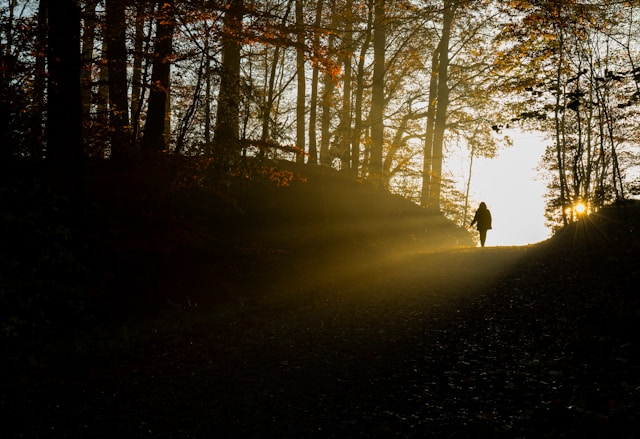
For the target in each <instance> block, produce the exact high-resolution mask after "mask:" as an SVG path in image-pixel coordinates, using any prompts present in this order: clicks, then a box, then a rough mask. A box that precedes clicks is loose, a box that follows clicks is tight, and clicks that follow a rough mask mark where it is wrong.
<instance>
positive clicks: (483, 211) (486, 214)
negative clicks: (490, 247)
mask: <svg viewBox="0 0 640 439" xmlns="http://www.w3.org/2000/svg"><path fill="white" fill-rule="evenodd" d="M474 224H477V225H476V228H477V229H478V232H480V245H481V246H482V247H484V243H485V241H486V240H487V230H489V229H491V212H490V211H489V209H487V205H486V204H485V203H484V201H483V202H482V203H480V206H479V207H478V210H476V214H475V215H474V216H473V221H471V224H470V225H469V227H473V225H474Z"/></svg>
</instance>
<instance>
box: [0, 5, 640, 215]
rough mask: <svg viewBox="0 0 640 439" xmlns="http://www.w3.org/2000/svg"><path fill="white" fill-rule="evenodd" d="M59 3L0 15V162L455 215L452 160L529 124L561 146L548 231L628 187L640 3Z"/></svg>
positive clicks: (550, 157) (633, 153) (489, 148)
mask: <svg viewBox="0 0 640 439" xmlns="http://www.w3.org/2000/svg"><path fill="white" fill-rule="evenodd" d="M49 4H50V2H45V1H44V0H41V1H36V0H25V1H22V2H18V1H17V0H11V1H9V2H5V3H4V4H3V5H2V6H0V61H1V64H0V82H1V84H2V87H1V90H2V91H0V121H1V122H0V123H1V124H2V130H0V131H1V133H2V134H1V135H2V146H0V149H1V151H0V155H2V157H3V161H10V160H29V161H43V160H44V161H45V162H50V163H52V164H53V163H55V166H53V168H55V169H56V171H54V173H55V172H57V174H58V175H64V176H69V175H79V174H80V173H81V172H82V166H83V164H82V163H83V159H84V158H89V159H97V160H111V161H114V162H116V161H117V162H127V161H131V160H148V159H149V158H150V157H153V156H158V155H163V154H164V155H166V154H173V155H181V156H188V157H194V158H199V159H202V160H204V161H205V162H206V163H207V165H206V166H210V167H212V169H214V170H215V172H214V174H215V175H216V176H217V178H218V179H220V180H224V176H225V175H229V174H230V173H232V174H233V173H235V174H237V172H238V171H237V169H236V168H237V167H238V166H242V162H243V161H246V160H247V159H250V158H252V157H255V158H258V159H260V160H270V159H286V160H297V161H298V162H304V163H308V164H310V165H315V164H317V163H320V164H322V165H324V166H332V167H335V168H337V169H340V170H344V171H345V172H349V173H351V174H352V175H353V176H354V177H355V178H357V179H360V180H364V181H370V182H371V183H373V184H376V185H380V186H383V187H387V188H389V189H390V190H391V191H395V192H399V193H401V194H402V195H403V196H405V197H407V198H409V199H412V200H414V201H415V202H416V203H419V204H421V205H423V206H424V207H428V208H433V209H438V210H445V211H447V212H449V211H451V212H453V211H455V210H456V209H457V210H459V209H460V208H459V207H458V208H454V209H453V210H451V209H450V208H449V207H447V206H450V205H451V204H452V203H453V204H454V205H458V206H462V205H466V204H468V203H466V200H464V199H462V198H460V196H459V195H456V194H454V193H453V192H451V191H450V185H449V184H448V183H447V182H448V179H450V178H453V179H454V180H458V181H463V180H464V176H455V175H454V176H448V175H444V174H445V171H444V167H443V165H445V164H446V161H447V159H448V156H449V150H450V147H451V145H453V144H454V143H459V144H462V145H464V147H466V148H467V149H468V150H469V152H470V157H473V156H474V155H486V156H491V155H492V154H494V153H495V151H496V148H498V147H500V146H501V145H508V139H505V138H504V137H503V136H501V129H502V128H503V127H517V128H519V129H521V130H528V129H535V130H538V131H542V132H544V133H546V134H547V136H548V141H549V145H548V151H547V154H546V156H545V158H544V167H545V168H546V170H547V176H548V181H549V193H548V196H549V199H548V208H549V209H548V216H549V219H550V221H551V222H552V223H553V224H566V223H567V222H569V221H571V220H572V219H574V218H575V212H573V211H572V210H571V206H572V205H573V203H574V202H576V201H577V200H583V201H585V202H587V203H588V204H589V206H590V208H593V209H596V208H598V207H599V206H602V205H603V204H605V203H609V202H612V201H617V200H621V199H624V198H625V197H626V196H627V194H628V193H629V192H630V191H633V190H634V187H633V184H632V181H633V179H634V177H636V174H635V172H636V171H635V170H634V168H635V167H637V163H638V148H637V140H638V136H639V132H638V123H637V119H638V116H639V115H638V103H639V100H640V84H639V83H640V66H638V63H639V61H638V43H639V42H640V41H639V39H640V34H639V33H638V31H637V29H638V26H637V22H636V21H637V20H638V12H639V10H640V5H639V4H638V3H637V2H631V1H619V2H606V1H597V0H596V1H589V2H582V1H580V2H578V1H569V2H567V1H557V0H543V1H510V2H502V1H491V0H482V1H468V0H467V1H465V0H439V1H437V0H421V1H412V2H409V1H404V0H396V1H384V0H376V1H373V0H328V1H325V0H315V1H306V2H305V1H302V0H296V1H293V0H287V1H281V0H278V1H271V0H259V1H254V2H246V1H242V0H227V1H220V2H202V1H197V0H189V1H186V0H185V1H179V0H174V1H170V2H167V1H155V0H145V1H139V2H136V3H135V5H134V4H131V3H130V2H127V1H124V0H85V1H82V2H79V6H78V2H73V1H71V0H68V1H65V2H63V3H61V5H64V6H60V7H58V6H55V7H54V6H48V5H49ZM65 8H66V9H65ZM60 11H63V12H60ZM76 180H77V181H79V179H76ZM68 184H73V183H68Z"/></svg>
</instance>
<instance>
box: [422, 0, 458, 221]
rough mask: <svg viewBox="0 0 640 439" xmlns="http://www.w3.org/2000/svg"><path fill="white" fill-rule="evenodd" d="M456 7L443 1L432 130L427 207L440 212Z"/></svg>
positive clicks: (448, 0) (449, 2)
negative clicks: (451, 42)
mask: <svg viewBox="0 0 640 439" xmlns="http://www.w3.org/2000/svg"><path fill="white" fill-rule="evenodd" d="M456 8H457V5H456V3H455V2H454V1H453V0H445V2H444V11H443V14H444V15H443V20H442V37H441V44H440V45H439V49H440V53H439V55H438V100H437V104H436V120H435V125H434V130H433V154H432V163H431V187H430V189H429V206H428V207H431V208H433V209H437V210H440V193H441V190H442V162H443V149H444V132H445V129H446V126H447V109H448V107H449V85H448V83H447V82H448V77H449V72H448V71H449V40H450V37H451V26H452V24H453V18H454V16H455V12H456Z"/></svg>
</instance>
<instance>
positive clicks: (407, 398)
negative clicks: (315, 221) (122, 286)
mask: <svg viewBox="0 0 640 439" xmlns="http://www.w3.org/2000/svg"><path fill="white" fill-rule="evenodd" d="M376 254H379V253H376V252H375V251H371V252H365V253H364V254H363V253H359V254H351V255H341V256H333V257H331V258H329V260H328V261H326V264H325V263H322V264H321V263H320V262H319V261H318V260H316V261H313V262H309V263H308V264H310V265H308V264H307V263H304V264H303V263H300V264H293V265H292V266H291V267H288V268H287V270H285V271H284V275H283V276H282V277H279V276H272V277H271V278H270V280H269V281H264V282H263V283H262V284H260V285H261V286H260V288H264V289H267V290H268V291H270V292H269V294H267V295H262V296H260V297H254V298H253V299H250V300H246V301H245V300H238V301H237V302H236V303H235V305H234V307H229V308H227V310H226V314H222V313H218V314H217V316H216V317H215V318H212V317H211V316H210V315H208V313H203V314H202V315H200V314H198V313H197V312H195V311H186V312H184V313H183V314H181V315H182V317H181V318H183V319H184V322H185V325H184V326H183V327H181V326H180V322H179V321H174V322H173V324H172V326H171V328H172V329H173V330H174V332H173V333H168V332H167V330H166V328H164V327H160V328H155V327H153V326H149V327H148V328H147V330H146V331H147V333H146V336H145V338H144V341H143V342H142V343H136V342H131V346H132V347H133V349H130V350H128V351H127V352H123V353H122V354H121V355H120V356H118V357H115V358H114V357H110V358H102V359H101V358H99V357H98V358H93V360H85V362H83V363H75V364H68V365H67V367H68V369H67V370H65V371H62V372H60V371H58V372H60V373H51V372H52V371H50V370H47V371H41V372H40V376H39V377H37V378H33V377H32V378H29V379H26V378H25V380H24V381H23V382H21V383H12V384H11V385H6V386H4V388H5V389H6V390H7V392H4V394H5V396H4V397H3V400H2V407H1V408H2V409H3V411H4V412H5V413H6V414H7V415H8V416H7V419H10V421H9V424H8V425H9V430H8V431H9V432H10V436H9V437H44V436H46V437H87V438H88V437H95V438H114V437H162V438H210V437H243V438H244V437H292V438H293V437H296V438H298V437H540V436H544V435H548V436H553V437H558V436H560V437H562V436H566V437H571V436H574V435H580V434H582V433H586V432H588V433H589V435H590V437H598V436H600V435H602V436H605V435H607V436H608V437H614V436H616V433H621V434H623V433H628V432H629V431H634V430H633V429H634V428H635V427H637V426H638V425H637V423H638V421H637V420H638V414H639V411H638V408H639V406H638V405H637V403H638V399H639V398H638V394H637V393H638V392H637V389H638V388H640V387H637V386H640V381H638V377H636V376H635V374H634V372H637V369H635V367H637V365H638V364H640V363H638V362H637V361H636V360H637V357H635V356H634V355H635V354H630V353H627V352H626V351H625V349H628V347H627V348H625V347H624V345H625V343H627V342H625V341H624V340H620V339H618V338H615V336H611V337H609V338H608V339H606V340H604V339H602V340H595V339H593V337H592V335H591V334H588V333H584V329H583V326H576V322H577V321H578V320H580V321H582V320H584V317H583V316H584V309H583V308H576V307H575V304H576V303H577V302H579V299H580V297H582V296H581V294H582V293H581V292H580V291H578V292H577V293H576V294H571V295H564V294H559V292H561V291H563V290H564V288H565V287H563V286H561V285H563V282H565V281H566V280H567V279H559V278H558V276H571V274H570V273H569V274H562V273H561V272H560V270H557V269H556V265H557V261H555V260H552V259H549V258H545V257H543V256H541V255H540V254H538V253H536V251H535V250H534V249H533V248H532V247H513V248H506V247H505V248H485V249H461V250H456V251H451V252H440V253H426V252H420V251H414V252H396V253H394V254H392V255H391V256H389V255H386V256H385V257H384V258H383V257H377V256H376ZM550 276H553V277H550ZM605 281H606V280H603V282H605ZM589 285H590V286H591V287H592V288H596V287H597V286H596V285H594V283H593V282H590V283H589ZM256 288H258V287H256ZM187 323H188V324H187ZM587 323H588V322H587ZM587 326H588V325H587ZM577 328H578V329H577ZM579 331H583V332H579ZM585 340H589V342H590V343H591V344H590V345H589V346H585V345H584V343H585ZM593 349H598V350H599V354H602V355H601V356H602V359H601V361H600V362H598V363H595V364H592V363H591V362H589V359H590V358H591V357H590V355H591V354H593V353H594V352H595V351H594V350H593ZM594 355H595V354H594ZM615 358H624V359H625V361H626V364H625V365H624V367H623V366H620V368H618V369H619V370H622V371H621V372H620V373H621V374H626V373H628V376H624V380H625V381H624V383H622V382H621V377H620V376H617V377H615V378H614V377H611V376H610V375H606V374H601V369H600V368H602V367H604V366H603V365H606V364H607V362H609V361H616V360H615ZM612 359H613V360H612ZM634 389H635V390H634ZM634 392H635V393H634ZM612 401H614V402H612ZM637 431H640V430H637ZM629 437H631V436H629Z"/></svg>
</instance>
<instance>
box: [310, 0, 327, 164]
mask: <svg viewBox="0 0 640 439" xmlns="http://www.w3.org/2000/svg"><path fill="white" fill-rule="evenodd" d="M316 1H317V3H316V18H315V22H314V26H313V29H314V32H313V52H314V54H316V53H318V52H319V51H320V26H321V25H322V7H323V5H324V0H316ZM319 73H320V71H319V69H318V65H317V63H316V62H314V64H313V73H312V76H311V97H310V101H309V159H308V163H309V164H313V165H317V164H318V146H317V145H318V140H317V133H316V118H317V117H318V114H317V112H318V78H319V76H320V74H319Z"/></svg>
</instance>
